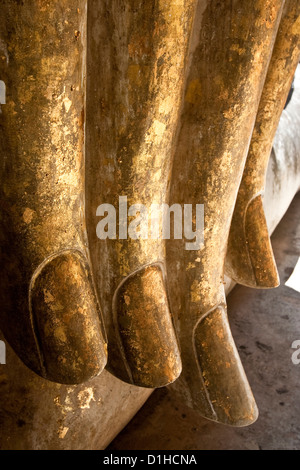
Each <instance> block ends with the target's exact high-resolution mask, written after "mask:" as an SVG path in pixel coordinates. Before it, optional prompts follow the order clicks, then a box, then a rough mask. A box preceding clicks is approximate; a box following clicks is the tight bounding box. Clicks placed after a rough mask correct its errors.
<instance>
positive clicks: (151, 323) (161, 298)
mask: <svg viewBox="0 0 300 470" xmlns="http://www.w3.org/2000/svg"><path fill="white" fill-rule="evenodd" d="M114 307H115V308H114V313H115V325H116V329H117V334H118V336H119V341H120V349H121V351H122V353H123V357H124V362H125V364H126V368H127V372H128V376H129V381H130V382H131V383H132V384H134V385H137V386H140V387H149V388H156V387H163V386H165V385H168V384H169V383H172V382H174V380H176V379H177V377H178V376H179V375H180V373H181V359H180V353H179V349H178V345H177V340H176V336H175V332H174V329H173V324H172V320H171V314H170V311H169V305H168V299H167V295H166V290H165V284H164V279H163V275H162V271H161V269H160V267H159V266H157V265H155V266H154V265H152V266H148V267H145V268H143V269H141V270H139V271H138V272H136V273H135V274H133V275H131V276H129V277H128V278H127V279H126V280H125V282H123V283H122V284H121V285H120V287H119V288H118V290H117V293H116V297H115V305H114Z"/></svg>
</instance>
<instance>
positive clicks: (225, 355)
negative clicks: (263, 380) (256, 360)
mask: <svg viewBox="0 0 300 470" xmlns="http://www.w3.org/2000/svg"><path fill="white" fill-rule="evenodd" d="M194 346H195V352H196V358H197V361H198V364H199V369H200V371H201V374H202V377H203V383H204V387H205V390H206V395H207V400H209V402H210V406H211V409H212V410H213V416H212V415H211V414H210V415H209V416H206V417H207V418H209V419H214V420H215V421H218V422H220V423H223V424H228V425H231V426H248V425H249V424H252V423H253V422H255V421H256V419H257V417H258V410H257V406H256V403H255V400H254V397H253V394H252V392H251V389H250V386H249V384H248V381H247V378H246V375H245V372H244V369H243V366H242V363H241V360H240V358H239V355H238V352H237V349H236V346H235V344H234V341H233V338H232V335H231V331H230V327H229V324H228V319H227V314H226V311H225V308H224V307H223V306H218V307H217V308H215V309H214V310H213V311H211V312H210V313H209V314H208V315H207V316H205V317H204V318H203V320H202V321H200V323H199V324H198V325H197V327H196V329H195V333H194Z"/></svg>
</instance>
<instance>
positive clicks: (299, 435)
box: [108, 193, 300, 450]
mask: <svg viewBox="0 0 300 470" xmlns="http://www.w3.org/2000/svg"><path fill="white" fill-rule="evenodd" d="M272 243H273V248H274V253H275V257H276V261H277V264H278V269H279V274H280V279H281V286H280V287H279V288H278V289H272V290H253V289H249V288H246V287H241V286H237V287H235V288H234V290H233V291H232V293H231V294H230V295H229V297H228V311H229V317H230V324H231V327H232V332H233V336H234V338H235V341H236V344H237V346H238V349H239V352H240V355H241V358H242V361H243V364H244V367H245V370H246V374H247V376H248V379H249V382H250V384H251V387H252V390H253V393H254V395H255V398H256V401H257V404H258V407H259V410H260V416H259V418H258V421H257V422H256V423H255V424H253V425H252V426H250V427H248V428H230V427H226V426H223V425H220V424H215V423H213V422H210V421H207V420H205V419H203V418H202V417H201V416H199V414H197V412H195V411H193V410H191V409H189V408H187V407H186V406H185V405H183V404H182V403H181V402H180V401H179V400H178V399H177V398H176V396H174V394H173V392H172V389H171V388H170V387H169V388H164V389H160V390H156V391H155V392H154V393H153V395H152V396H151V397H150V399H149V400H148V401H147V403H146V404H145V405H144V406H143V408H142V409H141V410H140V412H139V413H138V414H137V415H136V416H135V417H134V418H133V420H132V421H131V422H130V423H129V424H128V426H127V427H126V428H125V429H124V430H123V431H122V432H121V434H119V436H118V437H117V438H116V439H115V440H114V441H113V442H112V443H111V445H110V446H109V447H108V449H109V450H125V449H128V450H138V449H143V450H204V449H207V450H208V449H209V450H221V449H236V450H237V449H240V450H246V449H252V450H259V449H263V450H268V449H280V450H284V449H293V450H299V449H300V365H298V366H297V365H294V364H293V363H292V360H291V356H292V353H293V352H294V350H293V349H291V345H292V343H293V341H295V340H297V339H299V340H300V294H299V293H298V292H296V291H294V290H292V289H290V288H288V287H286V286H285V285H284V284H285V282H286V280H287V279H288V277H289V276H290V274H291V273H292V271H293V269H294V267H295V265H296V262H297V260H298V258H299V256H300V193H298V195H297V196H296V197H295V199H294V201H293V202H292V205H291V206H290V208H289V210H288V212H287V214H286V215H285V217H284V218H283V220H282V221H281V223H280V225H279V226H278V227H277V229H276V231H275V232H274V234H273V237H272Z"/></svg>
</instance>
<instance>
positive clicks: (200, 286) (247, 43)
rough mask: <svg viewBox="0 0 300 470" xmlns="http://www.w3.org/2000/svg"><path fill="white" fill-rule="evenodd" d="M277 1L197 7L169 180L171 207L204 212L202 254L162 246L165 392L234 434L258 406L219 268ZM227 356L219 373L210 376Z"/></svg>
mask: <svg viewBox="0 0 300 470" xmlns="http://www.w3.org/2000/svg"><path fill="white" fill-rule="evenodd" d="M283 3H284V2H282V1H277V0H275V1H267V2H266V1H260V0H258V1H255V2H248V1H239V2H231V1H230V2H229V1H228V2H227V1H224V2H222V4H220V2H217V1H208V2H200V3H199V9H200V11H199V12H198V14H197V23H196V27H195V32H194V33H195V34H194V40H193V52H192V56H191V68H190V72H189V77H188V80H187V85H186V92H185V104H184V108H183V112H182V126H181V130H180V134H179V142H178V147H177V149H176V153H175V161H174V168H173V176H172V180H171V202H172V203H174V202H180V203H182V204H187V203H193V202H194V201H197V202H198V203H203V204H204V206H205V219H204V238H205V244H204V248H203V249H202V250H200V251H198V252H197V251H185V250H184V248H183V246H182V243H181V242H178V243H175V242H174V241H172V242H170V243H169V244H168V258H167V259H168V279H169V286H170V302H171V310H172V311H173V313H174V315H175V318H176V324H177V329H178V332H179V337H180V347H181V355H182V362H183V372H182V374H181V377H180V378H179V379H178V380H177V381H176V383H175V384H174V386H173V387H174V389H176V390H177V391H178V393H180V394H181V396H182V398H183V400H185V402H186V403H187V404H189V406H192V407H194V408H195V409H198V410H199V411H200V412H201V413H202V414H203V415H204V416H205V417H207V418H209V419H212V420H216V421H220V422H223V423H227V424H231V425H235V426H244V425H248V424H250V423H252V422H253V421H255V419H256V418H257V408H256V405H255V401H254V398H253V395H252V393H251V390H250V387H249V385H248V382H247V379H246V377H245V374H244V372H243V368H242V365H241V363H240V361H239V358H238V355H237V352H236V348H235V346H234V342H233V339H232V337H231V334H230V330H229V327H228V325H227V318H226V314H225V298H224V285H223V282H224V278H223V274H224V261H225V255H226V247H227V238H228V232H229V228H230V222H231V217H232V213H233V208H234V203H235V200H236V196H237V192H238V188H239V184H240V181H241V178H242V172H243V169H244V165H245V161H246V157H247V151H248V147H249V143H250V139H251V133H252V130H253V126H254V123H255V118H256V113H257V109H258V105H259V100H260V96H261V92H262V88H263V84H264V80H265V77H266V71H267V66H268V63H269V60H270V57H271V52H272V47H273V44H274V41H275V38H276V33H277V29H278V25H279V21H280V16H281V12H282V7H283ZM178 286H180V289H178ZM220 309H221V310H222V312H223V313H222V315H221V316H220V315H219V313H220V311H221V310H220ZM206 317H207V319H206ZM204 319H205V320H204ZM217 325H218V326H217ZM201 326H202V328H204V327H205V335H204V332H203V333H202V332H201ZM209 328H210V333H208V329H209ZM203 335H204V336H205V337H209V336H210V335H211V337H212V338H214V340H213V339H211V340H210V341H215V343H214V344H215V347H214V348H206V340H205V339H204V336H203ZM216 337H218V338H219V341H217V338H216ZM202 339H203V340H202ZM201 341H202V342H201ZM229 352H231V354H229ZM225 356H226V357H227V356H228V360H227V361H226V365H227V368H226V367H225V370H224V369H223V370H222V373H220V374H216V373H214V371H215V369H216V367H218V366H219V367H223V366H224V363H223V359H224V357H225ZM199 359H200V360H199ZM204 366H205V367H204ZM207 376H209V380H206V377H207ZM221 395H222V396H223V398H221ZM214 397H218V398H217V399H215V398H214Z"/></svg>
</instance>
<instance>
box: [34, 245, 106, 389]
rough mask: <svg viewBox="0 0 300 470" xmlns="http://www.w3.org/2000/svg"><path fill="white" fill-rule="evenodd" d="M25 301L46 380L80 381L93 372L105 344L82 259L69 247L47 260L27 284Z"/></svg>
mask: <svg viewBox="0 0 300 470" xmlns="http://www.w3.org/2000/svg"><path fill="white" fill-rule="evenodd" d="M30 301H31V312H32V320H33V326H34V330H35V332H36V338H37V343H38V345H39V349H40V355H41V361H42V362H43V367H44V369H45V376H46V378H47V379H48V380H51V381H54V382H58V383H63V384H79V383H82V382H85V381H86V380H88V379H90V378H91V377H94V376H96V375H98V374H99V373H100V372H101V371H102V370H103V368H104V367H105V365H106V360H107V357H106V355H107V353H106V344H105V341H104V339H103V335H102V331H101V325H100V319H99V309H98V305H97V300H96V297H95V294H94V291H93V287H92V283H91V279H90V274H89V268H88V265H87V263H86V261H85V259H84V257H83V256H82V255H81V254H80V253H79V252H75V251H74V252H65V253H61V254H58V255H57V256H55V257H53V258H51V259H50V260H49V261H47V262H46V263H45V264H44V265H43V266H42V268H41V269H40V271H39V272H38V273H37V274H36V276H35V278H34V280H33V282H32V285H31V292H30Z"/></svg>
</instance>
